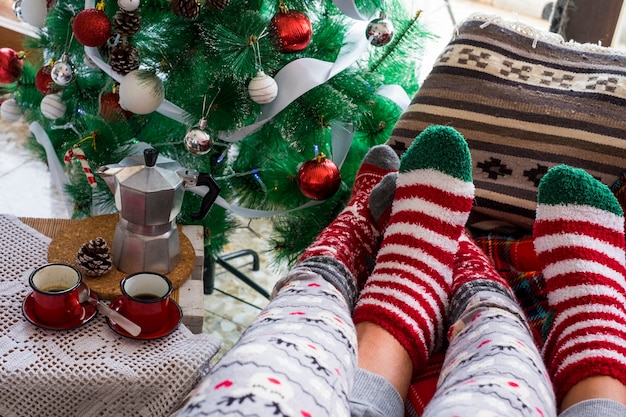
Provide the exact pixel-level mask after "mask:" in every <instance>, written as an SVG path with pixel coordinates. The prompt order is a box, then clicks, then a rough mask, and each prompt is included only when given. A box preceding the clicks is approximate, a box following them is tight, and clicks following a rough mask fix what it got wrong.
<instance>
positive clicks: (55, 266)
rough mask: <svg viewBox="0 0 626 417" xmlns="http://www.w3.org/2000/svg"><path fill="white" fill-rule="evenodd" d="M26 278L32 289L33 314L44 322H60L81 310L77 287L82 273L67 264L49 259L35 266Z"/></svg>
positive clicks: (74, 316) (73, 318) (68, 319)
mask: <svg viewBox="0 0 626 417" xmlns="http://www.w3.org/2000/svg"><path fill="white" fill-rule="evenodd" d="M28 282H29V284H30V286H31V287H32V289H33V301H34V303H33V307H34V313H35V316H37V318H38V319H39V320H40V321H41V322H43V323H47V324H51V325H60V324H65V323H69V322H71V321H72V320H75V319H76V318H78V317H79V316H80V315H81V314H82V311H83V309H82V307H81V305H80V301H79V299H78V293H79V291H78V287H80V285H81V283H82V282H83V276H82V275H81V273H80V272H79V271H78V269H76V268H74V267H73V266H71V265H67V264H63V263H50V264H46V265H42V266H40V267H39V268H37V269H35V270H34V271H33V272H32V273H31V274H30V276H29V278H28Z"/></svg>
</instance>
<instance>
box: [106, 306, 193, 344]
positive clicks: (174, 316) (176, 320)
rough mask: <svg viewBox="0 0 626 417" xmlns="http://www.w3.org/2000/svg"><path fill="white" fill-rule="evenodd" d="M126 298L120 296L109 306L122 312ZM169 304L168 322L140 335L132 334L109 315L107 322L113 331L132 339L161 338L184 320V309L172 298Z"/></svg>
mask: <svg viewBox="0 0 626 417" xmlns="http://www.w3.org/2000/svg"><path fill="white" fill-rule="evenodd" d="M124 300H125V298H124V297H118V298H116V299H115V300H114V301H113V302H112V303H111V304H109V307H111V308H112V309H113V310H115V311H117V312H120V310H121V308H122V305H123V304H124ZM167 306H168V307H167V308H168V310H169V311H168V312H167V322H166V323H165V324H164V325H163V327H162V328H160V329H159V330H157V331H154V332H151V333H144V332H141V333H139V335H137V336H133V335H132V334H130V333H128V332H127V331H126V330H124V329H122V328H121V327H120V326H118V325H117V323H114V322H112V321H111V320H110V319H109V318H108V317H107V323H108V324H109V327H110V328H111V329H113V331H115V332H116V333H118V334H120V335H122V336H126V337H130V338H131V339H140V340H150V339H159V338H161V337H165V336H167V335H168V334H170V333H172V332H173V331H174V330H176V329H177V328H178V326H179V325H180V323H181V322H182V321H183V310H182V309H181V308H180V306H179V305H178V304H177V303H176V302H175V301H174V300H170V302H169V303H168V304H167Z"/></svg>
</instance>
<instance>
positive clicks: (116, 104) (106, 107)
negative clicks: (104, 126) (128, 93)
mask: <svg viewBox="0 0 626 417" xmlns="http://www.w3.org/2000/svg"><path fill="white" fill-rule="evenodd" d="M100 114H101V115H102V117H104V118H105V119H106V120H108V121H114V120H116V119H118V120H119V119H120V117H122V118H124V119H130V117H131V116H132V115H133V113H132V112H130V111H128V110H124V109H123V108H122V106H120V95H119V94H118V93H116V92H113V91H109V92H108V93H104V94H103V95H102V97H100Z"/></svg>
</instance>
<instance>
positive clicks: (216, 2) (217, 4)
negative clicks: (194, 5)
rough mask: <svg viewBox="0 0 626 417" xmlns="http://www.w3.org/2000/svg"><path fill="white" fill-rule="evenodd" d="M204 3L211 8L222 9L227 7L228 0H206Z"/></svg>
mask: <svg viewBox="0 0 626 417" xmlns="http://www.w3.org/2000/svg"><path fill="white" fill-rule="evenodd" d="M205 4H206V5H207V6H208V7H210V8H211V9H214V10H219V11H222V10H224V9H225V8H227V7H228V5H229V4H230V0H207V2H206V3H205Z"/></svg>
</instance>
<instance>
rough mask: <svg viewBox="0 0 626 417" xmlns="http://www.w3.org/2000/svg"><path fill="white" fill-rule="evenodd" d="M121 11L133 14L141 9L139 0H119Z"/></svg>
mask: <svg viewBox="0 0 626 417" xmlns="http://www.w3.org/2000/svg"><path fill="white" fill-rule="evenodd" d="M117 5H118V6H119V8H120V9H122V10H126V11H127V12H132V11H134V10H137V9H138V8H139V0H117Z"/></svg>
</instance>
